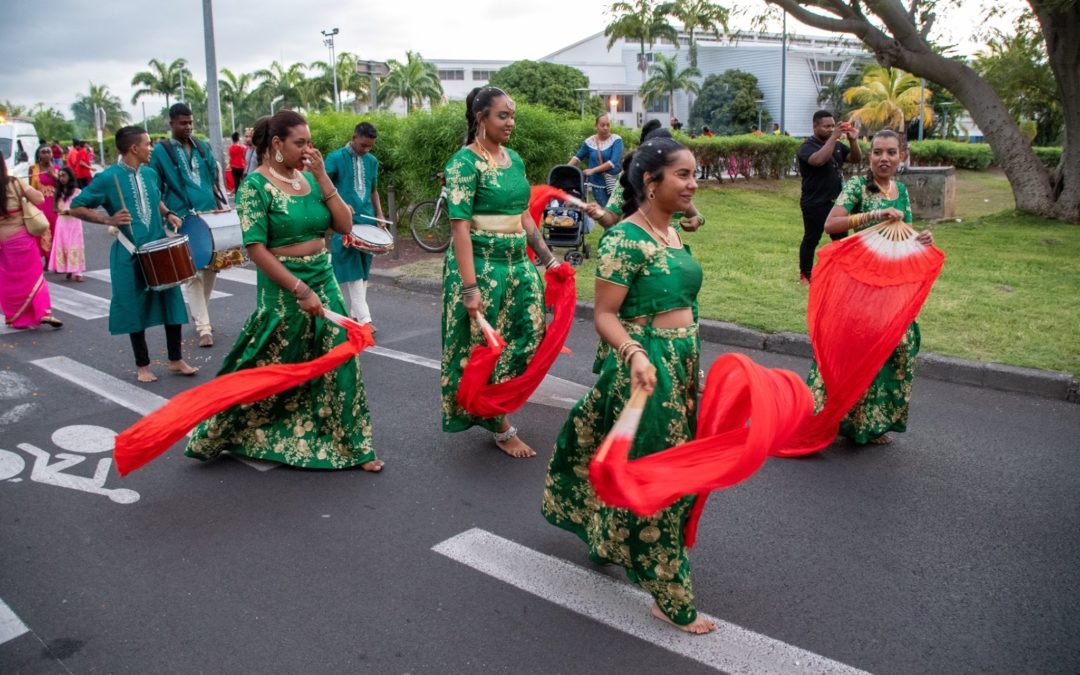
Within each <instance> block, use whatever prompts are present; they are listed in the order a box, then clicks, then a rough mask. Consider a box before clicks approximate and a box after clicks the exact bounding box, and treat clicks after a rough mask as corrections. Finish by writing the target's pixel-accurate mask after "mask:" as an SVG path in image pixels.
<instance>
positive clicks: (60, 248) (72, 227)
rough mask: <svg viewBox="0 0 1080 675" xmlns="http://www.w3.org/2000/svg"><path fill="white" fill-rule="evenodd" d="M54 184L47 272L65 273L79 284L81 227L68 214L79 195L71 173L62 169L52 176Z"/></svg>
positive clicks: (82, 269) (82, 257)
mask: <svg viewBox="0 0 1080 675" xmlns="http://www.w3.org/2000/svg"><path fill="white" fill-rule="evenodd" d="M56 181H57V183H56V195H55V196H54V200H55V203H56V227H55V228H54V229H53V242H52V251H51V252H50V253H49V271H50V272H60V273H64V272H67V278H68V279H71V278H72V275H74V277H75V281H82V280H83V277H82V275H83V272H85V271H86V249H85V246H84V244H83V224H82V221H81V220H79V219H78V218H72V217H71V215H70V213H69V210H70V209H71V200H72V199H74V198H75V195H77V194H79V188H77V187H76V186H75V172H74V171H72V170H71V169H69V168H68V167H66V166H65V167H64V168H62V169H60V170H59V171H58V172H57V173H56ZM46 201H48V200H47V199H46Z"/></svg>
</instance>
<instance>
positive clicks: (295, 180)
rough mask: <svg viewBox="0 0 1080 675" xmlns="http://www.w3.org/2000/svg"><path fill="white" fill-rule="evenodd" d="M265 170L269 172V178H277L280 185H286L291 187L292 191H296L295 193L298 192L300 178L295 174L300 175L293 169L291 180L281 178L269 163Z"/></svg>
mask: <svg viewBox="0 0 1080 675" xmlns="http://www.w3.org/2000/svg"><path fill="white" fill-rule="evenodd" d="M266 168H267V170H268V171H269V172H270V175H271V176H273V177H274V178H277V179H278V180H279V181H281V182H282V183H288V184H289V185H290V186H292V189H293V190H296V191H297V192H300V176H299V175H296V174H299V173H300V172H299V171H297V170H296V169H293V177H292V178H286V177H285V176H282V175H281V174H280V173H278V172H277V171H274V165H273V164H271V163H270V162H267V163H266Z"/></svg>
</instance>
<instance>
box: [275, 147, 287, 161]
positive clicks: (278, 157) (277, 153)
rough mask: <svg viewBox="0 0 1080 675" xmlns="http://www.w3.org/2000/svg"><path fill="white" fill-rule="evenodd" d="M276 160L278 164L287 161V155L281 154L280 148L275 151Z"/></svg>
mask: <svg viewBox="0 0 1080 675" xmlns="http://www.w3.org/2000/svg"><path fill="white" fill-rule="evenodd" d="M274 161H275V162H277V163H278V164H281V163H282V162H284V161H285V155H283V154H281V151H280V150H275V151H274Z"/></svg>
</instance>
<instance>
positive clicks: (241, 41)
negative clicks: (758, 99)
mask: <svg viewBox="0 0 1080 675" xmlns="http://www.w3.org/2000/svg"><path fill="white" fill-rule="evenodd" d="M741 2H742V6H743V7H746V8H748V10H749V11H748V12H746V15H753V14H755V13H760V12H761V11H763V10H764V8H765V4H764V2H763V0H741ZM984 2H986V0H958V2H956V3H955V4H956V5H957V7H954V8H953V9H952V10H950V13H949V15H948V16H946V17H945V18H944V20H941V21H939V22H938V25H939V26H940V29H939V30H938V31H937V32H938V37H939V38H942V39H945V40H946V41H950V42H953V43H956V44H960V45H962V50H963V51H965V52H967V53H970V52H971V51H972V50H973V49H975V48H977V43H975V42H971V41H970V35H971V32H972V31H973V30H974V28H975V27H977V26H979V25H980V23H981V8H982V5H983V3H984ZM721 4H725V3H721ZM998 4H999V5H1004V6H1007V7H1010V8H1013V9H1015V8H1019V7H1022V6H1023V5H1024V3H1023V0H1002V1H1001V2H999V3H998ZM4 5H5V8H4V10H3V14H4V20H3V21H2V22H0V25H3V27H4V35H3V37H2V39H0V57H2V59H3V60H2V63H3V64H4V66H3V68H2V69H0V100H3V99H6V100H11V101H12V102H14V103H19V104H26V105H33V104H35V103H38V102H43V103H45V104H46V105H49V106H53V107H56V108H58V109H60V110H61V111H63V113H64V114H65V115H67V116H70V109H69V107H70V105H71V103H72V101H73V100H74V99H75V97H76V96H77V95H78V94H79V93H83V92H85V91H86V90H87V85H88V82H90V81H93V82H94V83H95V84H107V85H108V86H109V89H110V90H111V91H112V92H113V93H114V94H116V95H118V96H119V97H120V98H121V100H123V102H124V104H125V106H127V108H128V109H129V110H131V112H132V113H133V117H135V118H136V119H137V118H140V117H141V116H142V112H141V108H140V109H139V110H138V111H136V109H135V106H132V105H131V104H130V101H131V95H132V93H133V91H134V89H133V87H131V77H132V76H133V75H134V74H135V73H136V72H137V71H139V70H145V69H146V68H147V62H148V61H149V60H150V59H152V58H157V59H159V60H162V61H165V62H169V61H171V60H172V59H175V58H178V57H183V58H186V59H187V60H188V62H189V63H190V64H191V69H192V71H193V72H194V73H195V75H196V79H198V80H200V81H205V79H206V66H205V60H204V51H203V17H202V2H201V1H200V0H174V1H173V2H155V1H153V0H140V1H139V2H136V1H135V0H108V1H107V2H89V1H88V0H51V2H49V3H47V4H45V5H42V4H41V3H30V2H18V1H16V0H12V1H11V2H4ZM609 5H610V2H609V1H608V0H533V1H531V2H528V1H525V2H522V1H519V2H514V1H513V0H474V1H472V2H463V1H461V0H389V1H383V2H377V3H376V2H370V3H369V2H364V3H360V2H356V1H355V0H352V1H350V0H299V1H291V2H289V1H286V0H260V1H259V2H244V1H242V0H215V2H214V24H215V26H214V30H215V34H216V45H217V62H218V67H219V68H229V69H231V70H232V71H233V72H249V71H252V70H256V69H259V68H264V67H267V66H268V65H269V64H270V62H271V61H275V60H278V61H282V62H284V63H286V64H288V63H294V62H297V61H303V62H305V63H310V62H311V61H315V60H324V61H325V60H328V58H329V53H328V51H327V49H326V47H324V46H323V43H322V39H323V38H322V36H321V35H320V31H321V30H324V29H330V28H333V27H337V28H339V29H340V31H341V32H340V34H339V35H338V36H337V49H338V51H348V52H352V53H354V54H358V55H359V56H360V57H361V58H365V59H375V60H386V59H389V58H396V59H399V60H403V59H404V55H405V52H406V50H413V51H418V52H420V53H421V54H422V55H423V56H424V57H425V58H428V59H439V58H441V59H498V60H503V59H507V60H517V59H537V58H540V57H541V56H544V55H546V54H548V53H550V52H552V51H555V50H556V49H559V48H561V47H565V46H567V45H569V44H572V43H574V42H576V41H578V40H580V39H582V38H585V37H588V36H589V35H592V34H593V33H596V32H599V31H601V30H603V27H604V25H605V24H607V23H608V22H609V20H610V16H609V15H608V14H607V8H608V6H609ZM746 15H744V16H743V17H742V18H739V19H737V20H736V24H738V26H739V27H744V28H746V27H749V19H747V18H746ZM1000 23H1001V24H1002V25H1007V22H1005V21H1001V22H1000ZM776 28H777V30H779V25H777V26H776ZM788 29H789V30H790V31H791V32H796V33H804V34H808V33H815V31H812V30H810V29H808V28H807V27H805V26H803V25H802V24H799V23H798V22H796V21H793V20H792V21H789V22H788ZM146 101H147V109H148V111H153V110H156V109H158V108H160V106H161V105H163V104H164V99H152V98H148V99H146Z"/></svg>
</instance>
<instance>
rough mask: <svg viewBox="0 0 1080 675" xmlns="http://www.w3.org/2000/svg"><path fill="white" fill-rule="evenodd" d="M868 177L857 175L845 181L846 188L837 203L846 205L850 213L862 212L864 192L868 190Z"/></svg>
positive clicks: (845, 208) (845, 207)
mask: <svg viewBox="0 0 1080 675" xmlns="http://www.w3.org/2000/svg"><path fill="white" fill-rule="evenodd" d="M865 188H866V177H865V176H855V177H854V178H852V179H850V180H849V181H848V182H846V183H844V189H843V190H842V191H841V192H840V196H839V197H837V198H836V205H837V206H842V207H844V210H846V211H847V212H848V213H849V214H854V213H861V209H862V202H863V194H864V193H865V192H866V190H865Z"/></svg>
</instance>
